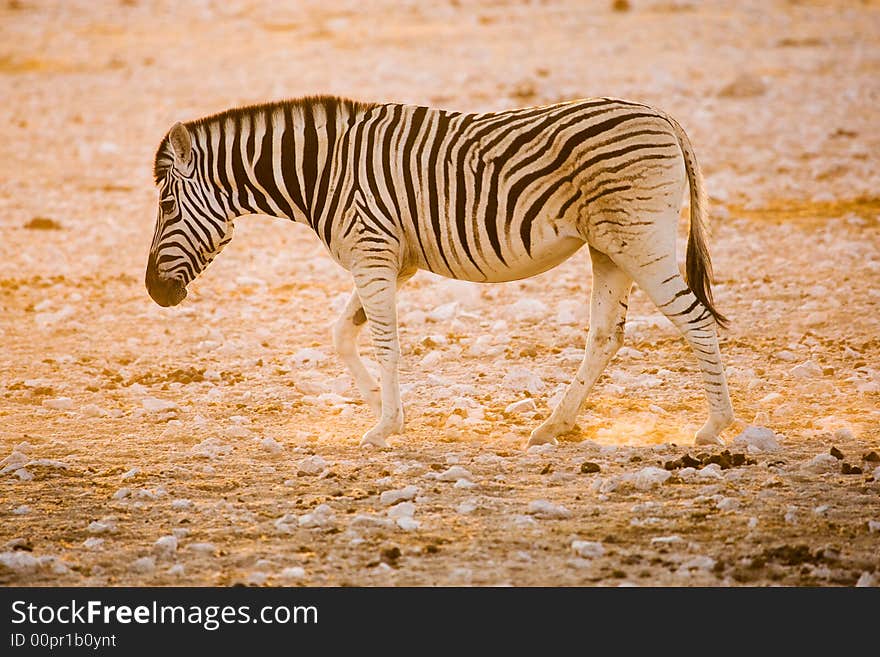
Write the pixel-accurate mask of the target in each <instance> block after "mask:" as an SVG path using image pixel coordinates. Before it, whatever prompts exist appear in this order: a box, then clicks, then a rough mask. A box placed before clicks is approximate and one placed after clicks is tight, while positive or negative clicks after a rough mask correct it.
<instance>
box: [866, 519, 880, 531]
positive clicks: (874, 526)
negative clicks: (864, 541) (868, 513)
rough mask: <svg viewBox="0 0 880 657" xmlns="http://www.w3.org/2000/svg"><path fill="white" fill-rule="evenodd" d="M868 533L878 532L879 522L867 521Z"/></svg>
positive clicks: (879, 528)
mask: <svg viewBox="0 0 880 657" xmlns="http://www.w3.org/2000/svg"><path fill="white" fill-rule="evenodd" d="M868 531H869V532H871V533H874V532H880V520H869V521H868Z"/></svg>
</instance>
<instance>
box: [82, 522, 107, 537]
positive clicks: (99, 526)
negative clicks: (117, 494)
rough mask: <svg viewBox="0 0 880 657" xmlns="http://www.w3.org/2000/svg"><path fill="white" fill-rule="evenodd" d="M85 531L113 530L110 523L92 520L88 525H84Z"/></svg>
mask: <svg viewBox="0 0 880 657" xmlns="http://www.w3.org/2000/svg"><path fill="white" fill-rule="evenodd" d="M86 531H87V532H88V533H89V534H106V533H107V532H111V531H113V525H112V524H110V523H106V522H100V521H98V520H93V521H92V522H90V523H89V526H88V527H86Z"/></svg>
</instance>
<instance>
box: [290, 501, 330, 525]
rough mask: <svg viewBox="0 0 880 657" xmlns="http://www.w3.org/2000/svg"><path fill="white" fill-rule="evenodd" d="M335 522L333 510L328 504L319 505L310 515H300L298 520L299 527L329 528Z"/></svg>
mask: <svg viewBox="0 0 880 657" xmlns="http://www.w3.org/2000/svg"><path fill="white" fill-rule="evenodd" d="M335 520H336V516H335V515H334V514H333V509H332V508H330V505H329V504H319V505H318V506H316V507H315V508H314V510H313V511H311V512H310V513H306V514H305V515H302V516H300V517H299V519H298V521H297V522H298V524H299V526H300V527H329V526H330V525H332V524H333V523H334V522H335Z"/></svg>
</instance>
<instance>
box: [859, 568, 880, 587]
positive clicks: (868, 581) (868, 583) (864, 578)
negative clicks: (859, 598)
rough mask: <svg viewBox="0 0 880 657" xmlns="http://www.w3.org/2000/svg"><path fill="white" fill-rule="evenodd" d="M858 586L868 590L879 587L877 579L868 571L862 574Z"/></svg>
mask: <svg viewBox="0 0 880 657" xmlns="http://www.w3.org/2000/svg"><path fill="white" fill-rule="evenodd" d="M856 586H857V587H858V588H866V587H873V586H877V578H876V577H874V575H873V574H872V573H869V572H868V571H867V570H866V571H865V572H863V573H862V574H861V576H860V577H859V581H858V582H856Z"/></svg>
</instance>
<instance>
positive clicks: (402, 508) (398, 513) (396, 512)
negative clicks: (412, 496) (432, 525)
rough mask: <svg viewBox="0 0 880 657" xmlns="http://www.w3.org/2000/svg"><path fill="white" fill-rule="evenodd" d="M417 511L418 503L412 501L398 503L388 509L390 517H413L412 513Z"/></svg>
mask: <svg viewBox="0 0 880 657" xmlns="http://www.w3.org/2000/svg"><path fill="white" fill-rule="evenodd" d="M415 512H416V505H415V504H413V503H412V502H401V503H400V504H396V505H395V506H392V507H391V508H390V509H388V512H387V513H388V517H389V518H395V519H397V518H405V517H410V518H411V517H412V515H413V514H414V513H415Z"/></svg>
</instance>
